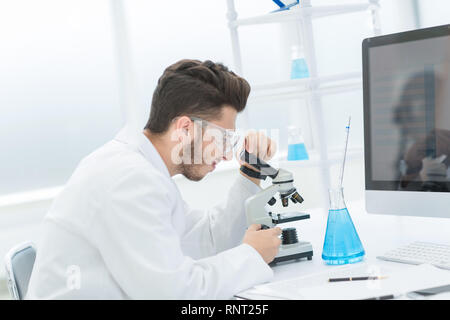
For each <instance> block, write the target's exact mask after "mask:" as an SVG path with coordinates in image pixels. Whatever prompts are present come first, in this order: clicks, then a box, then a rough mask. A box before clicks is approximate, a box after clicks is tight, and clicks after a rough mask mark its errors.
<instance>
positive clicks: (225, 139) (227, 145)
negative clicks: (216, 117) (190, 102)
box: [190, 117, 240, 154]
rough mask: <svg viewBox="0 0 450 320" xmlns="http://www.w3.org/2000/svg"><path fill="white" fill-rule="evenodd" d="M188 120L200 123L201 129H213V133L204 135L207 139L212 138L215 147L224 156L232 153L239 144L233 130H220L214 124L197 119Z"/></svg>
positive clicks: (238, 137) (237, 135) (220, 128)
mask: <svg viewBox="0 0 450 320" xmlns="http://www.w3.org/2000/svg"><path fill="white" fill-rule="evenodd" d="M190 119H191V120H192V121H194V123H200V124H201V125H202V128H204V127H210V128H212V129H215V130H214V131H209V132H208V131H206V132H205V133H206V135H207V136H208V137H211V138H213V140H214V142H215V144H216V146H217V147H218V148H219V149H221V150H223V152H224V154H229V153H230V152H232V151H233V150H234V148H235V147H236V145H237V144H238V142H239V139H240V136H239V134H238V133H237V132H236V131H234V130H231V129H225V128H222V127H220V126H218V125H216V124H214V123H211V122H209V121H207V120H203V119H201V118H198V117H190Z"/></svg>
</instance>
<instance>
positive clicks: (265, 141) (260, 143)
mask: <svg viewBox="0 0 450 320" xmlns="http://www.w3.org/2000/svg"><path fill="white" fill-rule="evenodd" d="M243 148H245V150H247V151H248V152H249V153H252V154H254V155H255V156H257V157H258V158H259V159H261V160H263V161H268V160H270V159H272V157H273V156H274V155H275V153H276V151H277V145H276V143H275V141H274V140H272V139H270V138H269V137H267V136H266V135H265V134H264V133H262V132H253V131H252V132H249V133H248V134H247V135H246V136H245V140H244V145H243V146H242V147H241V148H240V149H238V152H237V159H238V160H239V164H240V165H244V166H246V167H249V168H250V169H253V170H255V171H259V170H257V169H256V168H254V167H252V166H251V165H249V164H248V163H246V162H245V161H242V160H241V159H240V158H239V155H240V153H241V152H242V150H243ZM240 172H241V174H242V175H244V176H245V177H247V178H248V179H250V180H251V181H253V182H254V183H256V184H257V185H259V183H260V180H259V179H256V178H252V177H249V176H247V175H246V174H244V173H243V172H242V171H240Z"/></svg>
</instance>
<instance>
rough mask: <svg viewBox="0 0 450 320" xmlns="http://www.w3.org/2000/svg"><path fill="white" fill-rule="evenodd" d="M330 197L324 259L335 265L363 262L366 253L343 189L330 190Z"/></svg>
mask: <svg viewBox="0 0 450 320" xmlns="http://www.w3.org/2000/svg"><path fill="white" fill-rule="evenodd" d="M329 195H330V210H329V211H328V221H327V230H326V233H325V240H324V243H323V251H322V259H323V260H324V261H325V263H327V264H335V265H337V264H347V263H355V262H358V261H361V260H362V259H363V258H364V254H365V252H364V248H363V246H362V244H361V240H360V239H359V236H358V233H357V232H356V229H355V226H354V225H353V221H352V218H351V217H350V214H349V212H348V210H347V206H346V205H345V202H344V193H343V189H342V188H336V189H330V190H329Z"/></svg>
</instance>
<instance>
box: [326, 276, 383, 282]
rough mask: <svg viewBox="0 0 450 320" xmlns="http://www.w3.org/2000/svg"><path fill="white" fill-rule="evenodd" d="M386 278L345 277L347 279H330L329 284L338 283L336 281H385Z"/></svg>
mask: <svg viewBox="0 0 450 320" xmlns="http://www.w3.org/2000/svg"><path fill="white" fill-rule="evenodd" d="M386 278H387V277H386V276H372V277H347V278H330V279H328V281H329V282H338V281H358V280H381V279H386Z"/></svg>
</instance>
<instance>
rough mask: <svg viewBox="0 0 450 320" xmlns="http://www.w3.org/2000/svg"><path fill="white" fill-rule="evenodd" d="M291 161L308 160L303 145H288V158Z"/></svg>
mask: <svg viewBox="0 0 450 320" xmlns="http://www.w3.org/2000/svg"><path fill="white" fill-rule="evenodd" d="M287 159H288V160H289V161H291V160H308V159H309V157H308V152H307V151H306V147H305V144H304V143H294V144H290V145H288V158H287Z"/></svg>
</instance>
